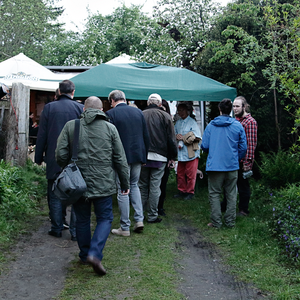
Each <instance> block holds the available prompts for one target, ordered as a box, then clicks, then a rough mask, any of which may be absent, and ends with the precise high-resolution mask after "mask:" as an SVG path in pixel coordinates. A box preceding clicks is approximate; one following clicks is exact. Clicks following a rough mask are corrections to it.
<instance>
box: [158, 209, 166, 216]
mask: <svg viewBox="0 0 300 300" xmlns="http://www.w3.org/2000/svg"><path fill="white" fill-rule="evenodd" d="M158 214H159V215H160V216H163V217H165V216H166V213H165V210H164V209H159V210H158Z"/></svg>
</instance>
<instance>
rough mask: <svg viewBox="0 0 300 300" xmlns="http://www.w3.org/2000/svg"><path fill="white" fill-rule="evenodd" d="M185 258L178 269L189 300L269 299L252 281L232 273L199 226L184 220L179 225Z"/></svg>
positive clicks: (180, 285) (180, 242)
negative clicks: (202, 233) (243, 280)
mask: <svg viewBox="0 0 300 300" xmlns="http://www.w3.org/2000/svg"><path fill="white" fill-rule="evenodd" d="M177 230H178V231H179V240H180V241H179V243H178V244H177V245H176V247H177V251H178V252H179V253H180V256H181V259H180V261H179V262H178V264H179V265H178V268H177V270H178V272H179V274H180V277H181V280H180V283H179V292H180V293H182V294H183V295H185V299H189V300H202V299H205V300H256V299H258V300H259V299H266V297H264V295H262V293H261V292H260V291H259V290H258V289H256V288H255V287H253V286H251V285H250V284H247V283H244V282H241V281H238V280H237V279H236V278H235V277H234V276H233V275H230V274H229V269H228V267H227V266H225V265H224V264H223V262H222V257H221V255H220V253H218V251H217V250H216V248H215V246H214V245H213V244H211V243H208V242H206V241H204V240H203V238H202V237H201V235H200V233H199V232H198V231H197V229H195V228H192V227H190V226H188V225H186V224H183V222H182V221H179V226H177Z"/></svg>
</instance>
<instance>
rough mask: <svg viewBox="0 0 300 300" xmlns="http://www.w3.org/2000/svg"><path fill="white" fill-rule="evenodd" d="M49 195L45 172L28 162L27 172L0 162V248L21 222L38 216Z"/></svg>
mask: <svg viewBox="0 0 300 300" xmlns="http://www.w3.org/2000/svg"><path fill="white" fill-rule="evenodd" d="M45 191H46V179H45V176H44V170H42V169H41V168H40V167H37V166H34V165H33V163H32V162H30V163H29V162H28V164H27V166H26V167H25V168H20V167H13V166H10V165H9V164H7V163H6V162H4V161H3V160H1V162H0V246H1V244H2V242H3V241H5V240H7V239H9V238H10V235H11V234H13V232H14V231H15V230H16V229H17V228H18V226H19V225H20V224H22V222H24V221H26V220H27V219H28V218H29V217H31V216H33V215H34V214H36V213H37V211H38V208H39V201H40V199H41V198H42V196H44V193H45Z"/></svg>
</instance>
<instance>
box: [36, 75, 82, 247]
mask: <svg viewBox="0 0 300 300" xmlns="http://www.w3.org/2000/svg"><path fill="white" fill-rule="evenodd" d="M74 92H75V85H74V83H73V82H72V81H70V80H64V81H62V82H60V84H59V93H60V96H59V97H58V99H57V101H53V102H50V103H48V104H46V105H45V107H44V110H43V112H42V114H41V118H40V124H39V131H38V136H37V141H36V148H35V162H36V163H37V164H39V165H40V164H41V163H42V162H43V161H45V163H46V177H47V179H48V201H49V209H50V218H51V229H50V230H49V231H48V234H49V235H52V236H54V237H61V236H62V230H63V228H64V226H63V211H62V209H63V208H62V205H61V202H60V200H59V199H58V198H57V197H56V196H55V194H54V193H53V192H52V185H53V182H54V180H55V179H56V177H57V175H58V173H59V172H60V171H61V168H60V166H59V165H58V164H57V162H56V160H55V149H56V143H57V139H58V136H59V134H60V132H61V131H62V129H63V127H64V126H65V124H66V123H67V122H68V121H70V120H74V119H79V117H80V115H81V113H82V112H83V105H82V104H80V103H78V102H76V101H75V100H73V97H74ZM44 154H45V157H44ZM74 223H75V221H72V219H71V224H70V233H71V239H72V240H74V241H76V228H75V224H74Z"/></svg>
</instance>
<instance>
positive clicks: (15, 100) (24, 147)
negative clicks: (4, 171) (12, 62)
mask: <svg viewBox="0 0 300 300" xmlns="http://www.w3.org/2000/svg"><path fill="white" fill-rule="evenodd" d="M29 101H30V88H29V87H28V86H25V85H23V84H22V83H20V82H16V83H13V84H12V95H11V107H10V110H9V121H8V123H9V126H8V127H7V134H8V137H7V145H6V158H5V160H6V161H10V162H11V163H12V164H16V165H20V166H24V165H25V164H26V160H27V152H28V132H29Z"/></svg>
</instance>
